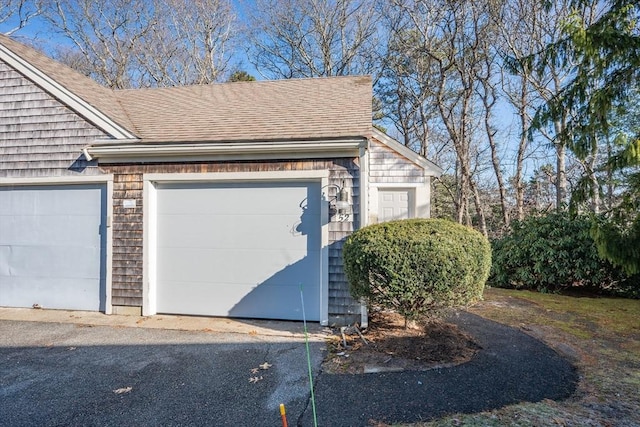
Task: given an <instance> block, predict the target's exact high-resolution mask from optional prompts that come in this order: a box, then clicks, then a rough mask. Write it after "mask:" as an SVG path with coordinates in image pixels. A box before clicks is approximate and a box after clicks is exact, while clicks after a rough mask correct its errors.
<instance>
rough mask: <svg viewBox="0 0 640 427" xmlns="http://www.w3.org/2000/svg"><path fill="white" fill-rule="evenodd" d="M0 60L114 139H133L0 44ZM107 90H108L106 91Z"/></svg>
mask: <svg viewBox="0 0 640 427" xmlns="http://www.w3.org/2000/svg"><path fill="white" fill-rule="evenodd" d="M0 59H2V60H3V61H4V62H6V63H7V64H8V65H10V66H11V67H12V68H14V69H15V70H17V71H18V72H19V73H20V74H22V75H23V76H25V77H26V78H27V79H29V80H31V81H33V82H34V83H35V84H37V85H38V86H40V87H41V88H42V89H44V90H45V91H47V92H49V93H50V94H51V95H53V96H54V97H55V98H57V99H58V100H59V101H60V102H62V103H63V104H65V105H67V106H68V107H69V108H71V109H72V110H74V111H76V112H77V113H78V114H80V115H81V116H83V117H84V118H85V119H87V120H88V121H90V122H91V123H93V124H95V125H96V126H97V127H99V128H100V129H102V130H103V131H104V132H105V133H107V134H109V135H111V136H112V137H113V138H116V139H134V138H135V135H133V134H132V133H130V132H129V131H128V130H126V129H125V128H123V127H122V126H120V125H118V124H117V123H116V122H114V121H113V120H112V119H110V118H109V117H108V116H107V115H106V114H104V113H102V112H101V111H100V110H98V109H97V108H95V107H93V106H92V105H91V104H89V103H87V102H86V101H84V100H83V99H82V98H80V97H79V96H77V95H75V94H74V93H73V92H71V91H70V90H68V89H67V88H66V87H64V86H62V85H61V84H60V83H58V82H57V81H55V80H54V79H52V78H51V77H49V76H48V75H46V74H45V73H43V72H42V71H40V70H39V69H38V68H36V67H34V66H33V65H31V63H29V62H27V61H26V60H24V59H23V58H21V57H20V56H18V55H16V54H15V53H13V51H11V50H10V49H7V48H6V47H5V46H3V45H2V44H0ZM107 90H108V89H107Z"/></svg>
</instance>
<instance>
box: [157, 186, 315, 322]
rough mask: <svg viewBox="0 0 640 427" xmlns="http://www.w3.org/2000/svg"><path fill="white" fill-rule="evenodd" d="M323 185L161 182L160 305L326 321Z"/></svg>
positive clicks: (167, 310) (188, 310) (197, 311)
mask: <svg viewBox="0 0 640 427" xmlns="http://www.w3.org/2000/svg"><path fill="white" fill-rule="evenodd" d="M320 203H321V199H320V185H319V183H315V182H295V183H292V182H266V183H255V182H252V183H225V184H220V183H197V184H193V183H189V184H159V185H158V186H157V240H158V244H157V245H158V246H157V261H156V262H157V307H156V308H157V312H159V313H180V314H194V315H212V316H225V317H226V316H229V317H248V318H267V319H294V320H299V319H302V305H301V298H300V287H301V285H302V289H303V291H304V302H305V314H306V317H307V319H308V320H320V265H321V259H320V246H321V235H320Z"/></svg>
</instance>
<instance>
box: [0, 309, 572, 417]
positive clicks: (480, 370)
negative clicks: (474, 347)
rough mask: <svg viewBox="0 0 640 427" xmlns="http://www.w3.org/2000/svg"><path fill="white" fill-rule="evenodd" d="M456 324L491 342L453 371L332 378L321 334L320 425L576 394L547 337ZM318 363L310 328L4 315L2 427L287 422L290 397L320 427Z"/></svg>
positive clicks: (469, 320)
mask: <svg viewBox="0 0 640 427" xmlns="http://www.w3.org/2000/svg"><path fill="white" fill-rule="evenodd" d="M455 321H456V322H457V323H459V324H460V325H461V326H462V327H463V328H464V329H466V330H467V331H469V332H470V333H472V334H473V335H474V336H475V337H476V338H477V339H478V341H479V343H480V344H481V345H482V347H483V350H481V351H480V353H479V354H478V355H477V356H476V357H475V358H474V359H473V360H472V361H471V362H469V363H467V364H464V365H461V366H458V367H453V368H447V369H436V370H431V371H425V372H400V373H380V374H365V375H355V376H351V375H329V374H326V373H322V372H321V368H320V365H321V361H322V358H323V357H324V344H323V343H322V342H311V343H310V346H311V361H312V371H313V375H314V382H315V385H316V388H315V398H316V407H317V416H318V423H319V425H321V426H366V425H370V423H371V422H372V421H386V422H413V421H418V420H426V419H431V418H434V417H438V416H442V415H444V414H446V413H451V412H476V411H480V410H487V409H492V408H497V407H501V406H504V405H506V404H510V403H516V402H520V401H538V400H542V399H562V398H565V397H567V396H569V395H570V394H571V393H572V392H573V391H574V390H575V384H576V381H577V375H576V372H575V370H574V369H573V367H572V366H571V364H570V363H568V362H567V361H566V360H564V359H563V358H562V357H560V356H559V355H558V354H556V353H555V352H554V351H553V350H551V349H549V348H548V347H546V346H544V345H543V344H542V343H541V342H539V341H537V340H536V339H534V338H531V337H529V336H527V335H525V334H523V333H521V332H519V331H517V330H515V329H512V328H508V327H505V326H502V325H499V324H496V323H494V322H491V321H488V320H485V319H482V318H480V317H477V316H473V315H470V314H466V313H465V314H462V315H461V316H460V317H458V318H456V319H455ZM265 362H266V363H267V365H264V363H265ZM261 365H262V367H261ZM263 368H266V369H263ZM307 369H308V368H307V356H306V351H305V345H304V341H303V340H301V339H300V338H299V336H298V337H286V338H285V337H283V336H282V334H281V335H280V336H279V335H274V336H267V335H263V334H233V333H217V332H204V331H176V330H165V329H148V328H130V327H121V326H90V325H83V324H61V323H42V322H24V321H12V320H0V425H2V426H31V425H40V426H62V425H64V426H92V425H100V426H108V425H118V426H130V425H131V426H132V425H136V426H160V425H162V426H171V425H176V426H177V425H181V426H182V425H208V426H279V425H282V424H281V421H280V415H279V411H278V407H279V404H280V403H284V404H285V405H286V409H287V414H288V416H287V417H288V420H289V425H291V426H294V425H301V426H311V425H313V417H312V411H311V406H310V399H309V396H310V393H309V386H308V370H307Z"/></svg>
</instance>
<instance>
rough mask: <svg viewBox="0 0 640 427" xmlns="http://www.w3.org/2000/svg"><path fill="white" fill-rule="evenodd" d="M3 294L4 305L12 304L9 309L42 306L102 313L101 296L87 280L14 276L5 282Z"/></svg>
mask: <svg viewBox="0 0 640 427" xmlns="http://www.w3.org/2000/svg"><path fill="white" fill-rule="evenodd" d="M2 294H3V295H2V300H3V301H6V300H8V301H11V302H12V304H11V305H8V306H10V307H32V306H33V304H39V305H40V306H41V307H43V308H51V309H63V310H88V309H89V308H88V307H93V310H98V309H103V308H102V304H103V303H102V301H101V300H100V297H99V295H98V294H97V293H96V292H95V289H94V287H93V285H92V284H90V283H89V282H87V280H85V279H74V278H69V277H64V278H54V277H19V276H11V277H6V278H3V282H2ZM3 305H4V304H3Z"/></svg>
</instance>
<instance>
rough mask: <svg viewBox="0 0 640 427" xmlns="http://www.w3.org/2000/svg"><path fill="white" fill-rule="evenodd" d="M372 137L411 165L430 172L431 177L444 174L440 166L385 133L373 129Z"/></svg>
mask: <svg viewBox="0 0 640 427" xmlns="http://www.w3.org/2000/svg"><path fill="white" fill-rule="evenodd" d="M373 137H374V138H375V139H376V140H377V141H380V142H381V143H383V144H384V145H386V146H387V147H389V148H391V149H392V150H394V151H396V152H397V153H399V154H401V155H402V156H404V157H406V158H407V159H409V160H411V161H412V162H413V163H415V164H417V165H418V166H420V167H422V168H423V169H424V170H425V171H428V172H430V173H431V175H433V176H440V175H442V173H443V172H444V171H443V169H442V168H441V167H440V166H438V165H436V164H435V163H433V162H432V161H431V160H429V159H427V158H425V157H423V156H421V155H419V154H418V153H416V152H415V151H413V150H411V149H410V148H407V147H405V146H404V145H402V144H401V143H399V142H398V141H396V140H395V139H393V138H391V137H390V136H389V135H387V134H386V133H384V132H382V131H380V130H378V129H376V128H375V127H374V128H373Z"/></svg>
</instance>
